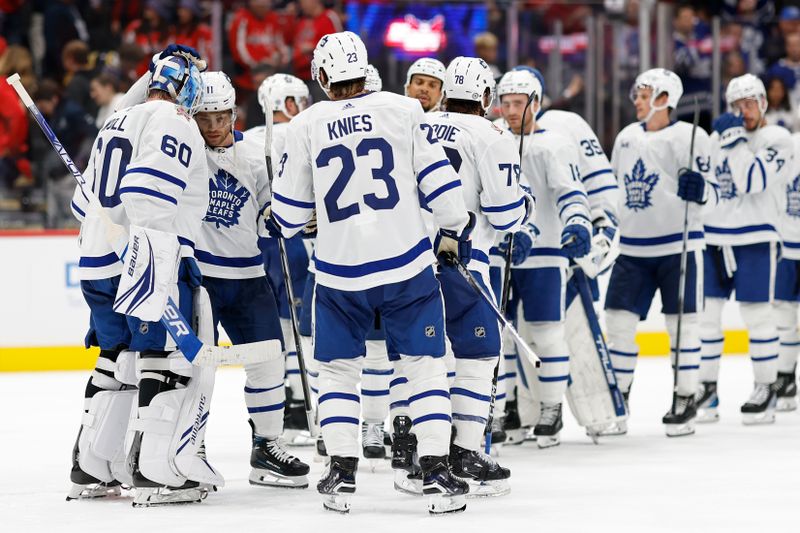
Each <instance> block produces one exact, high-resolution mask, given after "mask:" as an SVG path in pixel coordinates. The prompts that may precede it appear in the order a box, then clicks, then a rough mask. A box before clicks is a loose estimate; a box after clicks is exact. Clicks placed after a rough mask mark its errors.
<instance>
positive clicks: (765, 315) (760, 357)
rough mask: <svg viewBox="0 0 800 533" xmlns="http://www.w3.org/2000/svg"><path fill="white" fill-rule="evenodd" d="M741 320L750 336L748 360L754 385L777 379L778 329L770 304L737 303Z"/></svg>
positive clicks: (772, 381)
mask: <svg viewBox="0 0 800 533" xmlns="http://www.w3.org/2000/svg"><path fill="white" fill-rule="evenodd" d="M739 309H740V312H741V314H742V320H743V321H744V323H745V325H746V326H747V333H748V334H749V336H750V360H751V361H752V362H753V375H754V377H755V382H756V383H774V382H775V380H776V379H778V329H777V327H776V326H775V314H774V313H773V307H772V303H770V302H765V303H749V302H739Z"/></svg>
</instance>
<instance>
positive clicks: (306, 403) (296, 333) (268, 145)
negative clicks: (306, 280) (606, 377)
mask: <svg viewBox="0 0 800 533" xmlns="http://www.w3.org/2000/svg"><path fill="white" fill-rule="evenodd" d="M264 115H265V121H264V124H265V126H266V134H265V136H264V158H265V159H266V160H267V179H268V181H269V186H270V188H271V187H272V112H271V111H267V112H266V113H264ZM278 255H280V256H281V271H282V273H283V284H284V285H286V297H287V298H288V299H289V319H290V320H291V323H292V336H293V337H294V349H295V352H296V353H297V366H299V367H300V384H301V386H302V387H303V408H304V409H305V411H306V421H307V423H308V430H309V432H310V433H311V436H312V437H314V438H316V437H317V424H316V421H315V420H314V409H313V406H312V402H311V389H310V387H309V386H308V376H307V375H306V361H305V357H304V356H303V343H302V341H301V340H300V326H299V321H298V319H297V309H296V308H295V305H294V301H295V300H294V287H292V273H291V270H289V255H288V254H287V253H286V240H285V239H284V238H283V237H280V238H278Z"/></svg>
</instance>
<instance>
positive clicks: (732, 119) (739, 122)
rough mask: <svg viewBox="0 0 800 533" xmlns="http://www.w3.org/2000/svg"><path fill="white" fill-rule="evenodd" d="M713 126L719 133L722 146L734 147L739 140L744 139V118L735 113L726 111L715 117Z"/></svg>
mask: <svg viewBox="0 0 800 533" xmlns="http://www.w3.org/2000/svg"><path fill="white" fill-rule="evenodd" d="M711 127H712V128H714V131H716V132H717V133H719V145H720V147H721V148H733V147H734V146H735V145H737V144H738V143H739V142H741V141H744V140H745V137H744V133H745V131H744V118H742V117H741V116H739V115H734V114H733V113H724V114H722V115H720V116H718V117H717V118H716V119H714V122H712V124H711Z"/></svg>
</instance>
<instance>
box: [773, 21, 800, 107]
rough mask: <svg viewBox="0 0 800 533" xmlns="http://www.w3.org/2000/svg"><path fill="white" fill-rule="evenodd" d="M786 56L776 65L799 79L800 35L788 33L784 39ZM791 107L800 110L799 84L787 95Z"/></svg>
mask: <svg viewBox="0 0 800 533" xmlns="http://www.w3.org/2000/svg"><path fill="white" fill-rule="evenodd" d="M784 46H785V48H786V56H784V57H782V58H781V59H780V60H779V61H778V65H780V66H782V67H786V68H788V69H790V70H791V71H792V72H794V77H795V79H800V33H790V34H789V35H787V36H786V37H785V38H784ZM789 98H791V100H792V105H793V106H794V108H795V109H798V108H800V84H795V86H794V89H793V90H792V91H791V92H790V93H789Z"/></svg>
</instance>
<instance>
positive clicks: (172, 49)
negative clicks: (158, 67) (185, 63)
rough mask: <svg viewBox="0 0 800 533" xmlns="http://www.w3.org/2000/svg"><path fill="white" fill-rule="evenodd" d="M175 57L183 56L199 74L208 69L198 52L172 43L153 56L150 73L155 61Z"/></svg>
mask: <svg viewBox="0 0 800 533" xmlns="http://www.w3.org/2000/svg"><path fill="white" fill-rule="evenodd" d="M176 55H180V56H183V57H185V58H186V59H188V60H189V61H191V62H192V63H194V65H195V66H196V67H197V70H199V71H200V72H205V70H206V69H207V68H208V63H206V61H205V60H204V59H203V58H202V57H201V56H200V52H198V51H197V50H195V49H194V48H192V47H191V46H186V45H183V44H175V43H172V44H170V45H168V46H167V47H166V48H164V50H162V51H161V52H159V53H157V54H155V55H154V56H153V58H152V59H151V60H150V72H153V71H154V70H155V63H156V61H157V60H159V59H164V58H165V57H169V56H176Z"/></svg>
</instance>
